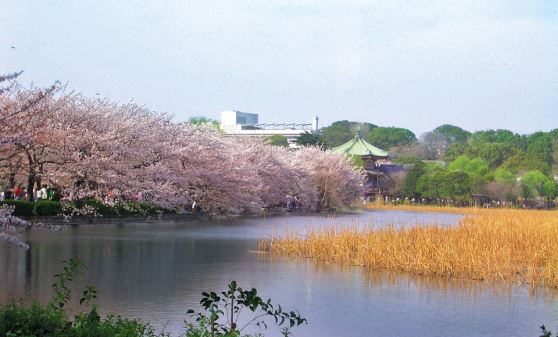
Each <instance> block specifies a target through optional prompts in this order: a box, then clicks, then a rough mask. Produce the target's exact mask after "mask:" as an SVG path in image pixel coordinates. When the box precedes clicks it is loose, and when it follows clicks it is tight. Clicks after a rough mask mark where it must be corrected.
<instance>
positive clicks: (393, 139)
mask: <svg viewBox="0 0 558 337" xmlns="http://www.w3.org/2000/svg"><path fill="white" fill-rule="evenodd" d="M367 139H368V142H370V143H371V144H372V145H374V146H377V147H380V148H383V149H389V148H391V147H394V146H403V145H407V144H410V143H412V142H415V141H416V140H417V137H416V136H415V134H414V133H413V132H411V130H408V129H403V128H395V127H377V128H374V129H372V131H370V132H369V133H368V138H367Z"/></svg>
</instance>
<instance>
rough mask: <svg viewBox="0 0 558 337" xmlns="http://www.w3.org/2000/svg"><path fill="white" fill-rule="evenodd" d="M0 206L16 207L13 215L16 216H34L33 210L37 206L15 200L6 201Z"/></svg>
mask: <svg viewBox="0 0 558 337" xmlns="http://www.w3.org/2000/svg"><path fill="white" fill-rule="evenodd" d="M0 205H11V206H15V209H14V212H13V213H12V214H13V215H15V216H32V215H33V208H34V207H35V205H34V204H33V203H31V202H27V201H23V200H13V199H8V200H4V201H2V202H1V203H0Z"/></svg>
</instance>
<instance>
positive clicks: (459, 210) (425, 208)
mask: <svg viewBox="0 0 558 337" xmlns="http://www.w3.org/2000/svg"><path fill="white" fill-rule="evenodd" d="M364 208H365V209H370V210H395V211H409V212H433V213H453V214H477V213H482V212H484V211H487V209H486V208H479V207H451V206H436V205H395V204H390V203H383V202H369V203H367V204H365V205H364ZM490 210H491V209H490Z"/></svg>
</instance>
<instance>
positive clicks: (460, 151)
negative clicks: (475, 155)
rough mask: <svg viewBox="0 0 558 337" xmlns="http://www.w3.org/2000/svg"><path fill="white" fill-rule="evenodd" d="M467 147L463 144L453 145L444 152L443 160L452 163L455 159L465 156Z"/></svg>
mask: <svg viewBox="0 0 558 337" xmlns="http://www.w3.org/2000/svg"><path fill="white" fill-rule="evenodd" d="M468 147H469V145H467V144H463V143H453V144H451V145H450V146H449V147H448V148H447V149H446V151H445V152H444V160H445V161H447V162H450V161H454V160H455V159H456V158H457V157H459V156H463V155H465V153H466V152H467V149H468Z"/></svg>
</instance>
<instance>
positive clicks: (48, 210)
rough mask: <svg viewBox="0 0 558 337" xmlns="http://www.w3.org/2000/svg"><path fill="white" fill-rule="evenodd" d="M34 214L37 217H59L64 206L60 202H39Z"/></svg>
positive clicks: (36, 202) (36, 204) (36, 203)
mask: <svg viewBox="0 0 558 337" xmlns="http://www.w3.org/2000/svg"><path fill="white" fill-rule="evenodd" d="M34 213H35V215H58V214H61V213H62V205H61V204H60V202H59V201H52V200H37V201H35V211H34Z"/></svg>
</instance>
